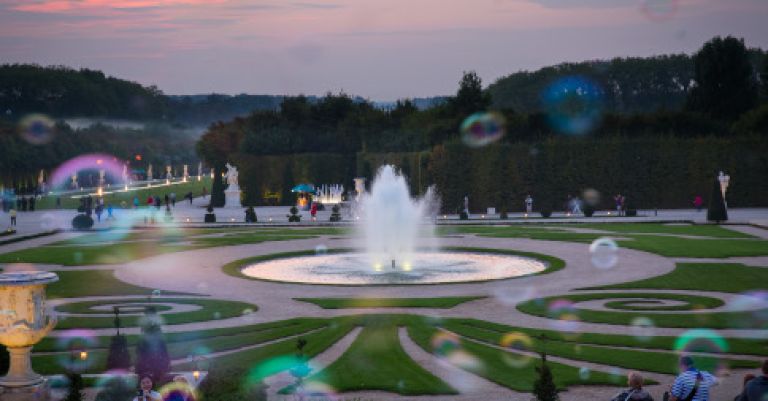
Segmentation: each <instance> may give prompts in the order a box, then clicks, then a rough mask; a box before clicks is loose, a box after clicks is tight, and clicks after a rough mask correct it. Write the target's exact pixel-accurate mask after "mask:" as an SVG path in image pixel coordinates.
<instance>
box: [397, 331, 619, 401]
mask: <svg viewBox="0 0 768 401" xmlns="http://www.w3.org/2000/svg"><path fill="white" fill-rule="evenodd" d="M408 335H409V336H410V337H411V339H412V340H413V342H414V343H416V344H417V345H419V346H420V347H421V348H422V349H424V350H425V351H427V352H429V353H434V352H435V349H433V339H434V338H435V336H436V335H438V329H436V328H435V327H432V326H430V325H428V324H426V323H415V324H412V325H409V326H408ZM445 351H447V352H445V353H444V357H445V360H446V361H447V362H448V363H452V364H454V365H456V366H458V367H460V368H462V369H464V370H466V371H468V372H471V373H474V374H476V375H478V376H481V377H484V378H486V379H488V380H490V381H492V382H495V383H497V384H499V385H502V386H504V387H507V388H510V389H512V390H516V391H531V390H533V383H534V381H535V380H536V372H535V370H534V369H535V367H536V366H538V365H539V363H540V362H539V360H538V358H536V357H528V356H524V355H521V354H516V353H512V352H507V351H503V350H500V349H497V348H494V347H490V346H486V345H483V344H478V343H475V342H472V341H468V340H466V339H461V338H459V339H458V342H457V343H455V344H451V345H450V346H449V347H446V350H445ZM457 352H458V353H459V354H456V353H457ZM439 354H443V353H439ZM453 355H458V356H453ZM463 355H466V356H467V357H468V358H467V357H465V356H463ZM473 361H476V362H473ZM548 364H549V367H550V368H551V369H552V373H553V376H554V379H555V384H556V385H557V387H558V388H560V389H563V388H565V387H567V386H569V385H587V384H602V385H611V384H614V385H615V384H616V383H617V382H618V381H619V380H620V378H619V377H618V376H613V375H609V374H606V373H602V372H592V373H591V374H590V375H589V377H587V378H581V377H580V376H579V368H576V367H574V366H569V365H563V364H560V363H556V362H552V361H549V362H548Z"/></svg>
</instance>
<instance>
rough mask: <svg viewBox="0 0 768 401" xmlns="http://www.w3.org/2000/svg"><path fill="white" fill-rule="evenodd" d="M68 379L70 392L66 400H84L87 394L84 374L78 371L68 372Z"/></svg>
mask: <svg viewBox="0 0 768 401" xmlns="http://www.w3.org/2000/svg"><path fill="white" fill-rule="evenodd" d="M67 380H69V392H67V397H66V398H64V401H83V400H84V399H85V394H84V393H83V387H84V385H83V376H81V375H80V373H77V372H68V373H67Z"/></svg>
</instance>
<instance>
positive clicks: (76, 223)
mask: <svg viewBox="0 0 768 401" xmlns="http://www.w3.org/2000/svg"><path fill="white" fill-rule="evenodd" d="M91 227H93V218H92V217H91V216H88V215H86V214H78V215H77V216H75V218H74V219H72V228H74V229H75V230H89V229H90V228H91Z"/></svg>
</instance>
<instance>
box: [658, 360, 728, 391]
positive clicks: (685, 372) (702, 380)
mask: <svg viewBox="0 0 768 401" xmlns="http://www.w3.org/2000/svg"><path fill="white" fill-rule="evenodd" d="M680 370H681V371H682V373H680V375H679V376H677V377H676V378H675V382H674V383H673V384H672V388H671V389H670V391H669V394H670V397H669V401H709V389H710V387H713V386H716V385H717V384H718V381H717V378H716V377H715V376H712V374H711V373H709V372H704V371H700V370H697V369H696V367H695V366H694V363H693V358H691V357H690V356H683V357H681V358H680Z"/></svg>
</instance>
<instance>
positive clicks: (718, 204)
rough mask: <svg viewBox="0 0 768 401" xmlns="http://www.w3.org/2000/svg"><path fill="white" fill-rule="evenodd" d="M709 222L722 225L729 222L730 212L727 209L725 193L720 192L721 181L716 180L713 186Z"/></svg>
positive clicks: (708, 212)
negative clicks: (721, 223)
mask: <svg viewBox="0 0 768 401" xmlns="http://www.w3.org/2000/svg"><path fill="white" fill-rule="evenodd" d="M707 220H709V221H714V222H716V223H718V224H719V223H720V222H723V221H727V220H728V210H727V209H726V208H725V200H724V199H723V192H722V191H721V190H720V180H718V179H717V178H715V180H714V181H713V184H712V193H711V194H710V196H709V207H708V208H707Z"/></svg>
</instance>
